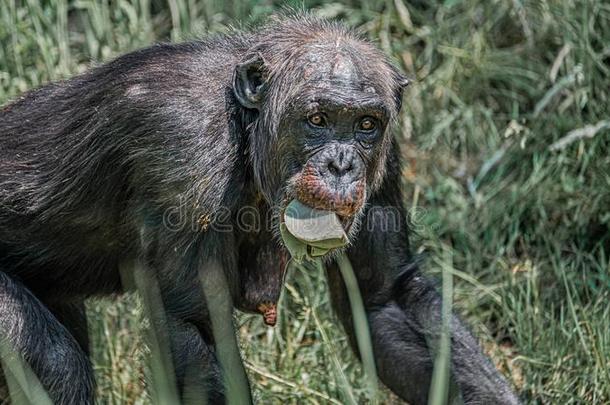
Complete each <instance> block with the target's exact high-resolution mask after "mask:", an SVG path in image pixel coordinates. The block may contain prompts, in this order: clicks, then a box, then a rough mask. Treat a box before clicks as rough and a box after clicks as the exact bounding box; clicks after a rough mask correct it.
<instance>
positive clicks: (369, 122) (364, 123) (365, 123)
mask: <svg viewBox="0 0 610 405" xmlns="http://www.w3.org/2000/svg"><path fill="white" fill-rule="evenodd" d="M375 127H376V125H375V121H374V120H373V118H370V117H364V118H363V119H362V120H360V124H359V125H358V129H359V130H360V131H366V132H370V131H372V130H374V129H375Z"/></svg>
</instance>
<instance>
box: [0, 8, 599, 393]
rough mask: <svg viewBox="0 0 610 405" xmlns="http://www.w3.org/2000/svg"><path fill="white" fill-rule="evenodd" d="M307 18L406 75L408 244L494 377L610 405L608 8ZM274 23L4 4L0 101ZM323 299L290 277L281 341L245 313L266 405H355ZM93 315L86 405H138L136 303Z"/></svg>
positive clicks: (337, 333)
mask: <svg viewBox="0 0 610 405" xmlns="http://www.w3.org/2000/svg"><path fill="white" fill-rule="evenodd" d="M277 3H279V2H277ZM298 4H299V5H300V4H302V3H301V2H298ZM304 7H305V8H313V9H315V10H316V12H318V13H320V14H322V15H325V16H328V17H331V18H341V19H343V20H345V21H347V22H348V23H349V24H351V25H353V26H358V27H360V28H361V29H363V30H365V31H366V32H367V33H368V34H369V35H370V36H371V37H372V38H375V39H376V40H377V41H378V43H379V45H380V47H381V48H382V49H383V50H384V51H386V52H387V53H388V54H390V55H392V56H393V57H394V58H395V60H396V62H397V63H398V64H400V65H401V66H402V67H403V69H404V70H405V71H406V72H407V73H408V74H409V75H411V77H413V78H414V79H415V80H414V85H413V86H412V87H411V89H410V90H409V91H408V92H407V94H406V99H405V107H406V108H405V109H404V110H405V111H404V114H403V116H402V119H401V125H400V128H399V129H398V130H397V136H399V137H400V139H401V140H402V145H403V147H404V154H405V157H406V159H407V161H408V163H409V164H408V166H407V167H406V169H405V172H404V180H405V185H406V188H407V195H406V198H407V203H408V205H409V206H411V207H412V210H411V217H412V221H413V223H414V228H415V230H416V236H415V245H416V246H418V247H419V251H420V252H421V253H423V254H425V256H426V257H427V259H426V263H427V264H426V269H427V270H428V271H429V272H430V273H431V274H432V275H435V276H438V274H439V270H438V269H441V268H443V269H448V270H450V271H452V272H453V275H454V279H455V290H454V298H455V302H456V306H458V307H459V308H460V309H461V313H462V314H463V316H464V317H465V318H466V319H468V320H469V321H470V323H471V324H472V325H473V329H474V330H475V332H476V333H477V334H478V336H479V337H480V339H481V340H482V342H483V343H484V345H485V348H486V351H487V352H488V353H489V354H490V355H491V356H492V357H493V359H494V360H495V362H496V363H497V365H498V367H500V368H501V369H502V370H503V372H504V373H505V374H506V375H507V376H508V377H509V378H512V381H513V382H514V384H515V385H516V386H517V387H518V389H519V390H520V391H521V392H522V397H523V398H524V400H525V401H526V402H528V403H544V404H547V403H557V404H568V403H591V404H600V403H609V402H610V371H609V370H610V309H609V308H610V307H609V306H608V304H607V302H608V300H609V299H610V257H609V256H610V231H609V224H610V210H609V207H610V191H609V190H610V148H609V146H610V130H609V127H610V122H609V121H608V120H610V115H609V106H610V46H609V44H610V4H608V3H607V2H597V1H579V2H575V1H570V0H537V1H527V0H523V1H518V0H514V1H501V0H489V1H487V0H486V1H483V0H480V1H477V0H463V1H460V0H444V1H441V0H436V1H427V2H426V1H420V0H413V1H410V2H407V1H401V0H395V1H390V0H377V1H358V0H352V1H346V2H344V3H338V2H336V3H327V4H322V2H314V1H305V2H304ZM277 8H278V4H276V2H273V1H255V0H251V1H247V2H239V1H229V2H220V1H195V0H168V1H162V0H139V1H137V0H136V1H133V2H131V3H129V2H126V1H123V0H116V1H112V2H110V1H108V0H105V1H100V2H94V1H90V0H76V1H66V0H47V1H39V0H23V1H16V0H0V102H5V101H6V100H8V99H10V98H11V97H14V96H16V95H18V94H19V93H20V92H22V91H25V90H27V89H29V88H32V87H35V86H38V85H40V84H42V83H45V82H48V81H50V80H55V79H61V78H64V77H68V76H69V75H71V74H73V73H75V72H78V71H81V70H83V69H85V68H86V67H87V66H89V65H91V63H96V62H99V61H104V60H107V59H108V58H111V57H112V56H114V55H117V54H119V53H121V52H125V51H128V50H131V49H135V48H138V47H141V46H144V45H147V44H149V43H151V42H153V41H156V40H168V39H171V40H178V39H181V38H192V37H194V36H197V35H201V34H202V33H204V32H205V31H207V30H211V31H216V32H217V31H222V30H224V29H226V27H227V26H228V25H231V24H236V21H248V22H252V21H258V20H260V19H262V18H264V16H266V15H268V14H269V13H270V12H272V11H273V10H276V9H277ZM579 129H584V131H580V132H578V130H579ZM571 131H577V132H571ZM566 136H567V138H565V139H564V137H566ZM562 139H563V141H560V140H562ZM558 141H560V142H558ZM564 141H565V142H564ZM325 290H326V286H325V283H324V279H323V278H322V277H320V275H319V274H315V273H308V274H306V273H303V272H296V273H294V274H292V275H291V276H290V277H289V280H288V285H287V288H286V291H285V294H284V297H283V302H282V308H283V309H282V312H281V314H280V322H279V325H278V326H277V327H276V328H275V329H269V328H267V327H265V326H264V325H263V323H262V321H261V319H260V318H259V317H251V316H239V318H238V319H239V323H240V325H241V326H240V330H239V333H240V339H241V343H242V349H243V353H244V355H245V357H246V359H247V369H248V372H249V374H250V377H251V380H252V382H253V385H254V389H255V393H256V396H257V398H258V399H259V400H260V403H297V402H298V403H301V402H305V403H344V402H347V401H348V400H349V398H355V399H356V400H359V399H361V398H362V395H363V393H364V387H365V383H364V379H363V376H362V372H361V370H360V368H359V366H358V365H357V364H356V362H355V361H354V359H353V357H352V355H351V353H350V352H349V350H347V346H346V341H345V337H344V336H343V334H342V333H341V330H340V329H339V328H337V327H336V321H335V319H334V318H333V316H332V314H331V312H330V309H329V304H328V298H327V295H326V291H325ZM90 315H91V317H90V318H91V320H90V322H91V326H92V339H93V341H94V347H95V353H94V358H95V364H96V371H97V378H98V383H99V393H100V397H101V400H100V402H101V403H116V404H123V403H147V399H146V393H145V392H144V388H143V384H142V383H141V379H142V378H143V374H144V371H143V370H144V366H143V363H142V362H141V361H139V360H141V358H142V355H143V354H144V350H145V349H144V346H143V345H142V341H141V337H140V334H139V333H138V332H137V331H138V330H140V329H141V326H142V324H143V323H145V320H143V319H142V317H141V311H140V304H139V301H138V299H137V298H136V297H133V296H129V297H126V298H122V299H119V300H116V301H114V302H110V301H99V302H98V301H96V302H91V305H90ZM383 397H384V401H390V397H389V396H387V395H386V394H384V396H383Z"/></svg>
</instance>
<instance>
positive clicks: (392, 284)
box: [328, 162, 519, 404]
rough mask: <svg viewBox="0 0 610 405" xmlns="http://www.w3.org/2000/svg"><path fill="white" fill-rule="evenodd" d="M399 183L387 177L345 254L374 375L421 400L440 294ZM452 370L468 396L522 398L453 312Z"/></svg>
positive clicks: (336, 292) (347, 321) (334, 283)
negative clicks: (414, 236)
mask: <svg viewBox="0 0 610 405" xmlns="http://www.w3.org/2000/svg"><path fill="white" fill-rule="evenodd" d="M392 163H394V162H390V164H392ZM397 173H398V170H397V168H396V167H390V173H389V174H388V175H389V177H396V176H397ZM397 183H398V182H396V181H395V179H394V181H387V182H386V184H384V185H383V186H382V188H381V190H380V191H379V192H378V193H377V194H376V196H374V197H373V198H372V200H371V201H370V203H371V205H370V207H369V208H368V210H367V212H366V213H365V218H364V219H363V222H362V226H361V230H360V233H359V236H358V239H357V241H355V243H354V245H353V246H352V247H351V248H350V249H349V251H348V255H349V257H350V260H351V262H352V265H353V267H354V271H355V273H356V277H357V278H358V282H359V285H360V289H361V292H362V295H363V299H364V302H365V307H366V310H367V313H368V321H369V327H370V330H371V338H372V340H373V352H374V355H375V361H376V365H377V370H378V373H379V377H380V378H381V380H382V381H383V382H384V383H385V384H386V385H387V386H388V387H389V388H390V389H392V390H393V391H394V392H395V393H396V394H398V395H399V396H400V397H402V398H403V399H405V400H407V401H408V402H409V403H412V404H425V403H427V400H428V393H429V390H430V382H431V378H432V371H433V358H434V354H433V353H432V351H431V345H434V342H436V341H437V339H438V337H439V336H440V330H441V298H440V297H439V295H438V294H437V292H436V291H435V289H434V288H433V286H432V285H431V283H430V282H429V281H428V280H426V278H424V277H423V276H422V275H421V274H420V272H419V270H418V268H417V266H416V265H415V264H414V263H413V262H412V257H411V254H410V251H409V244H408V235H407V232H408V231H407V223H406V219H405V216H404V210H403V207H402V203H401V193H400V190H399V188H398V187H399V186H398V184H397ZM335 267H336V266H330V267H329V271H328V277H329V283H330V289H331V294H332V299H333V305H334V307H335V309H336V311H337V313H338V315H339V317H340V318H341V320H342V322H343V324H344V326H345V328H346V330H347V331H348V334H349V335H350V340H351V343H352V347H354V348H355V347H356V345H355V338H354V332H353V325H352V319H351V312H350V306H349V302H348V300H347V295H346V290H345V286H344V284H343V281H342V279H341V276H340V273H339V271H338V269H337V268H335ZM451 376H452V382H453V383H456V384H457V386H458V388H459V391H460V393H461V395H462V398H463V399H464V402H465V403H470V404H474V403H476V404H492V403H494V404H516V403H519V401H518V399H517V398H516V396H515V395H514V394H513V392H512V390H511V388H510V387H509V385H508V384H507V382H506V381H505V380H504V378H503V377H502V376H501V375H500V374H499V373H498V372H497V371H496V370H495V368H494V366H493V365H492V364H491V362H490V361H489V360H488V359H487V358H486V357H485V356H484V355H483V353H482V352H481V349H480V348H479V345H478V343H477V341H476V340H475V339H474V338H473V337H472V335H471V334H470V332H469V331H468V330H467V329H466V328H465V327H464V326H463V324H462V323H461V321H460V320H459V319H458V318H457V317H455V316H454V317H453V319H452V321H451Z"/></svg>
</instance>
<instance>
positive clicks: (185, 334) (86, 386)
mask: <svg viewBox="0 0 610 405" xmlns="http://www.w3.org/2000/svg"><path fill="white" fill-rule="evenodd" d="M338 55H340V57H341V58H344V60H347V61H348V62H349V63H351V64H353V66H352V67H353V68H354V69H352V70H350V72H352V73H350V75H355V76H354V77H356V76H357V79H358V83H363V84H364V85H365V87H366V86H368V87H366V89H365V92H370V93H371V94H375V96H376V97H377V98H378V99H381V100H382V102H383V110H384V111H382V112H381V113H380V114H381V115H382V116H383V117H384V118H382V120H385V121H380V122H384V123H385V124H384V126H383V136H382V137H381V138H380V139H379V140H378V141H377V142H376V143H375V146H373V147H371V148H370V149H367V150H370V152H363V151H360V149H358V150H359V152H358V153H359V154H360V155H362V159H363V161H364V162H365V163H366V168H365V169H362V170H363V173H365V175H366V177H365V183H366V189H365V190H364V195H365V198H366V200H367V205H366V208H365V206H364V205H362V204H359V205H358V206H357V207H353V206H350V210H349V213H350V215H351V214H353V213H354V212H352V211H357V213H356V214H355V215H354V217H353V218H351V219H350V221H353V222H359V221H363V222H362V223H361V224H360V225H361V226H358V224H355V225H356V226H352V227H351V234H350V237H351V240H352V245H353V246H352V247H351V248H350V249H349V252H348V253H349V255H350V258H351V261H352V263H353V266H354V268H355V271H356V272H357V276H358V279H359V281H360V283H361V288H362V293H363V296H364V300H365V304H366V306H367V308H368V310H369V322H370V326H371V331H372V337H373V340H374V351H375V354H376V359H377V367H378V369H379V375H380V377H381V379H382V380H383V381H384V382H385V383H386V384H387V385H388V386H389V387H390V388H391V389H392V390H394V391H395V392H396V393H397V394H398V395H400V396H401V397H403V398H405V399H407V400H408V401H410V402H412V403H418V404H419V403H425V402H426V399H427V395H428V389H429V382H430V375H431V371H432V359H431V354H430V350H429V347H428V344H429V343H427V342H429V341H430V339H433V338H434V337H435V336H437V335H438V327H439V326H438V324H439V318H440V301H439V297H438V295H437V294H436V293H435V291H434V290H433V289H432V288H431V287H430V284H429V283H428V282H427V281H426V280H425V279H424V278H423V277H422V276H421V275H420V274H419V272H418V270H417V269H416V268H415V267H414V266H413V265H412V256H411V254H410V250H409V245H408V239H407V228H406V221H405V218H404V216H403V215H404V214H403V213H404V209H403V206H402V195H401V191H400V188H399V183H400V180H399V178H400V167H399V153H398V148H397V147H396V146H395V145H394V144H393V141H392V137H391V135H390V134H389V133H390V131H388V129H387V127H388V126H389V124H390V123H391V122H392V121H393V119H394V118H395V116H396V114H397V113H398V110H399V109H400V99H401V94H402V87H403V86H404V84H405V83H406V82H405V81H404V79H403V78H402V76H401V75H400V73H398V71H396V70H395V69H394V68H393V67H392V66H391V65H390V64H389V63H388V62H387V61H386V59H385V58H384V57H383V55H382V54H381V53H380V52H379V51H377V49H375V47H374V46H372V45H370V44H369V43H367V42H365V41H363V40H361V39H359V38H358V37H357V35H355V34H354V33H352V32H350V31H349V30H347V29H345V28H344V27H343V26H341V25H338V24H334V23H329V22H324V21H319V20H317V19H315V18H312V17H309V16H296V17H291V18H284V19H282V20H279V21H275V22H272V23H271V24H270V25H268V26H267V27H264V28H263V29H261V30H259V31H257V32H252V33H234V34H231V35H228V36H221V37H216V38H211V39H208V40H203V41H198V42H191V43H184V44H177V45H170V44H163V45H157V46H153V47H150V48H147V49H143V50H139V51H136V52H133V53H130V54H127V55H125V56H122V57H120V58H118V59H116V60H114V61H112V62H109V63H107V64H105V65H102V66H100V67H97V68H95V69H92V70H90V71H89V72H87V73H84V74H82V75H80V76H77V77H75V78H72V79H70V80H67V81H64V82H58V83H53V84H49V85H47V86H45V87H42V88H40V89H38V90H34V91H31V92H29V93H26V94H25V95H23V96H22V97H21V98H20V99H18V100H16V101H15V102H13V103H12V104H9V105H7V106H5V107H4V108H3V109H2V110H1V112H0V335H1V336H2V337H3V338H4V339H5V340H6V341H7V342H8V343H9V344H10V345H12V347H13V348H14V349H15V350H17V351H18V352H19V353H21V354H22V355H23V357H24V358H25V360H27V361H28V362H29V364H30V365H31V367H32V369H33V370H34V372H35V373H36V374H37V375H38V376H39V377H40V379H41V381H42V383H43V385H44V386H45V387H46V388H47V389H48V390H49V393H50V395H51V397H52V399H53V400H54V401H56V402H57V403H88V402H91V401H93V392H94V389H93V381H92V374H91V367H90V365H89V362H88V356H87V351H88V350H87V343H86V329H83V321H82V317H80V316H78V315H79V314H82V301H83V300H84V299H85V298H87V297H90V296H92V295H104V294H110V293H117V292H120V291H122V283H121V277H126V276H125V274H123V275H122V274H121V272H120V271H119V269H120V268H124V267H125V266H126V264H127V263H133V261H134V260H135V261H138V262H140V263H142V264H144V268H145V269H147V271H150V272H151V274H154V276H155V278H156V280H157V282H158V283H159V288H160V291H161V294H162V300H163V305H164V306H165V309H166V311H167V317H168V320H167V322H168V324H169V325H168V328H169V330H170V332H171V334H172V338H171V342H172V351H173V354H174V363H175V364H174V366H175V368H176V374H177V376H178V382H179V383H180V384H184V380H185V377H184V376H185V370H189V373H190V374H189V375H190V376H191V377H192V376H193V375H195V376H198V378H199V381H202V382H203V383H205V384H206V385H207V388H208V389H209V390H210V393H209V398H210V399H211V400H212V402H218V401H220V398H222V391H223V389H222V384H221V381H220V372H219V366H218V364H216V358H215V356H214V354H213V345H214V338H213V334H212V331H211V329H210V325H209V320H208V311H207V309H206V306H205V298H204V296H203V293H202V291H201V288H200V287H199V284H198V281H199V277H200V276H201V277H202V278H203V280H204V282H205V279H206V266H208V265H210V263H214V264H220V265H221V266H222V269H223V271H224V275H225V277H226V279H227V281H228V284H229V289H230V291H231V293H232V297H233V301H234V302H235V305H236V306H238V307H239V308H242V309H245V310H252V311H256V310H259V307H260V305H261V304H265V303H267V302H270V303H274V302H275V301H277V297H278V295H279V290H280V288H281V283H282V280H283V270H284V269H283V265H282V263H283V262H284V260H285V254H286V253H285V251H284V248H283V247H282V246H281V243H280V242H279V240H278V239H277V222H278V214H279V213H280V212H281V207H283V206H285V203H286V201H287V199H289V198H292V197H293V196H294V188H293V187H292V186H291V185H294V184H295V183H296V182H298V178H299V170H300V168H302V167H303V166H304V165H305V164H306V163H307V156H310V155H311V154H312V153H314V152H312V151H313V150H315V149H316V146H312V145H311V144H308V143H303V142H301V141H300V139H303V137H301V136H300V135H299V137H294V138H290V139H289V138H287V137H286V136H285V134H286V133H289V132H291V131H293V130H294V128H295V127H293V125H294V123H295V122H297V121H298V120H301V119H302V118H301V117H299V116H297V115H296V114H298V112H299V111H301V110H302V109H301V107H302V106H304V105H306V104H307V103H309V102H310V101H311V99H312V97H315V95H316V94H318V93H319V92H321V91H322V92H324V93H325V94H327V95H330V96H331V97H333V98H334V100H335V101H336V102H338V103H342V104H344V105H349V106H356V107H358V108H360V107H362V108H364V109H366V108H368V107H366V105H367V104H366V103H367V101H369V96H368V95H367V94H369V93H366V94H365V93H362V91H361V90H362V89H354V92H351V91H335V90H334V87H333V86H334V84H333V83H331V82H325V81H324V80H325V79H324V77H325V76H324V74H326V73H324V72H322V71H321V69H322V70H323V68H322V67H323V66H326V65H328V63H327V62H328V61H329V60H333V58H339V56H338ZM337 60H338V59H337ZM342 60H343V59H342ZM339 62H341V61H339ZM339 62H337V63H339ZM239 66H242V67H243V66H246V67H247V68H248V69H260V70H259V73H260V78H259V77H258V76H257V77H256V78H255V79H256V80H259V79H260V80H261V81H262V82H264V83H265V86H264V91H263V87H261V92H260V94H255V96H256V97H259V96H260V97H262V98H261V99H260V104H257V105H255V106H254V105H248V106H246V107H248V108H245V107H244V105H242V104H243V103H242V104H240V103H239V102H238V98H239V97H237V98H236V94H238V93H239V92H238V93H235V91H237V90H235V87H234V86H235V85H234V83H235V80H236V79H239V76H235V72H236V67H239ZM332 66H335V65H332ZM350 66H351V65H350ZM238 70H239V69H238ZM318 76H319V78H318ZM348 76H349V75H348ZM354 77H351V76H350V77H348V78H347V79H349V80H352V81H353V80H354ZM318 79H319V80H318ZM312 83H314V84H315V83H321V84H322V85H323V86H322V87H321V88H318V89H317V90H316V89H315V88H313V87H315V86H313V87H312ZM324 86H326V87H324ZM356 90H358V91H356ZM316 91H317V92H318V93H316ZM256 97H253V98H252V102H253V103H255V102H257V100H258V99H257V98H256ZM371 97H372V96H371ZM240 100H241V98H240ZM371 100H372V99H371ZM299 122H300V121H299ZM282 134H284V135H282ZM322 147H324V146H323V145H322ZM353 148H359V146H357V145H355V146H353ZM364 170H366V171H365V172H364ZM363 175H364V174H363ZM320 176H322V174H320ZM325 176H327V175H325ZM320 178H321V179H322V177H320ZM323 180H324V179H322V180H320V181H323ZM363 184H364V183H363ZM245 206H250V207H256V209H257V210H258V212H263V213H270V216H271V218H272V220H271V223H272V227H271V228H268V227H264V226H263V228H264V229H263V230H260V231H257V230H250V231H239V230H237V229H235V228H233V231H230V232H229V231H227V229H228V228H227V227H229V226H234V225H235V223H236V221H237V219H236V218H238V217H239V215H240V213H239V209H240V208H243V207H245ZM278 207H279V209H278ZM380 207H381V208H383V207H391V208H397V209H398V210H399V212H400V214H399V215H400V225H401V226H400V229H399V230H394V231H387V230H384V229H382V225H381V224H382V223H383V221H384V220H385V219H386V218H384V217H383V216H384V211H383V210H380V211H375V210H374V209H373V208H380ZM176 209H178V211H179V212H180V214H176V212H177V211H176ZM168 212H169V213H173V214H171V215H170V216H169V217H168V216H167V213H168ZM371 212H374V214H371V215H367V214H370V213H371ZM177 217H185V218H188V219H189V220H192V221H191V222H192V224H191V222H189V223H188V224H187V225H188V226H186V227H182V228H181V229H179V230H175V229H174V230H171V229H168V227H167V226H166V224H164V219H168V218H169V219H170V220H174V219H176V218H177ZM263 225H264V224H263ZM359 229H360V230H359ZM274 235H275V236H274ZM337 274H338V272H337V271H333V270H332V266H331V269H330V271H329V280H330V283H331V289H332V292H333V297H334V303H335V306H336V308H337V309H338V313H339V315H340V317H341V319H342V321H343V322H344V324H345V326H346V329H347V331H348V332H349V334H350V335H352V328H351V324H350V319H351V318H350V313H349V309H348V308H349V307H348V304H347V301H346V296H345V291H344V286H343V284H342V281H341V280H340V279H339V278H338V276H337ZM127 276H128V275H127ZM453 328H454V329H453V338H452V363H451V364H452V376H453V379H454V380H455V382H456V383H457V385H458V386H459V388H460V391H461V393H462V395H463V397H464V399H465V400H466V402H467V403H472V404H475V403H477V404H483V403H517V399H516V397H515V396H514V394H513V393H512V392H511V390H510V389H509V387H508V385H507V383H506V382H505V381H504V379H503V378H502V377H500V375H499V374H498V373H497V372H496V370H495V369H494V368H493V366H492V365H491V364H490V362H489V361H488V360H487V359H486V358H485V357H484V356H483V354H482V353H481V351H480V349H479V348H478V346H477V343H476V341H475V340H474V339H473V338H472V337H471V335H470V334H469V333H468V332H467V331H466V330H465V329H464V327H463V326H462V325H461V323H460V322H459V321H458V320H457V319H456V320H455V321H454V323H453Z"/></svg>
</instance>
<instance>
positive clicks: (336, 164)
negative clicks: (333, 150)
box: [328, 152, 354, 177]
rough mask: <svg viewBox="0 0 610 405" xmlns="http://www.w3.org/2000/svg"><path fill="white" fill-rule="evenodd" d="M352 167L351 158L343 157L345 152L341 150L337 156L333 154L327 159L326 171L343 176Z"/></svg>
mask: <svg viewBox="0 0 610 405" xmlns="http://www.w3.org/2000/svg"><path fill="white" fill-rule="evenodd" d="M353 169H354V165H353V159H352V158H351V157H347V158H346V157H345V153H343V152H341V153H340V154H339V156H334V157H331V158H330V159H329V162H328V171H329V172H331V173H332V174H333V175H335V176H336V177H343V176H345V175H346V174H348V173H349V172H351V171H352V170H353Z"/></svg>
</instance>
